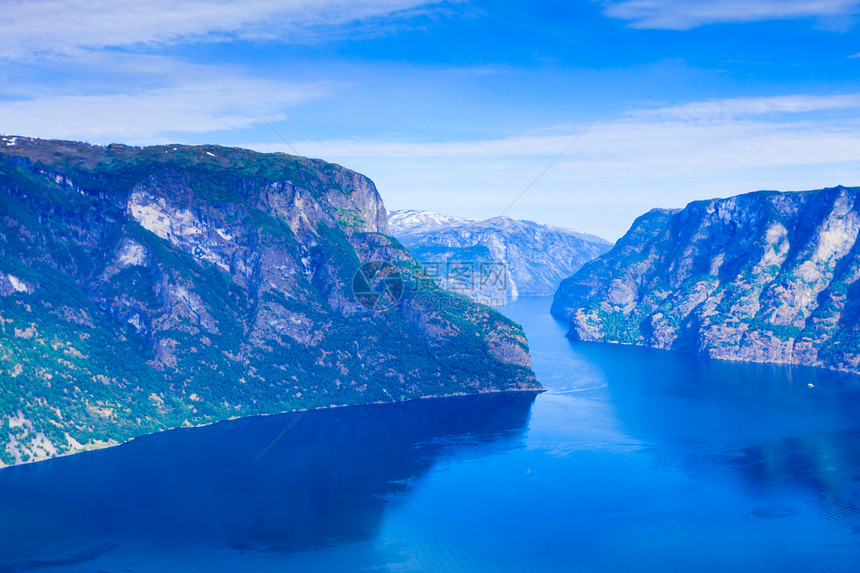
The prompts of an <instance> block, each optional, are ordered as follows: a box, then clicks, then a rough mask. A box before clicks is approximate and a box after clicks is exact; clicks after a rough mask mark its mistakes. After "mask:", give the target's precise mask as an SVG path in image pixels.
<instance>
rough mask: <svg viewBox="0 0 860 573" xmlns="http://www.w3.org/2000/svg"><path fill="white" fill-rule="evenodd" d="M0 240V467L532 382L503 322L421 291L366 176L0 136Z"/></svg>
mask: <svg viewBox="0 0 860 573" xmlns="http://www.w3.org/2000/svg"><path fill="white" fill-rule="evenodd" d="M0 253H2V257H1V258H0V333H2V334H0V422H2V423H0V460H2V462H0V463H5V464H12V463H20V462H24V461H28V460H33V459H40V458H45V457H51V456H54V455H59V454H63V453H68V452H72V451H78V450H81V449H88V448H93V447H99V446H104V445H109V444H113V443H117V442H122V441H125V440H128V439H130V438H132V437H135V436H139V435H142V434H145V433H149V432H154V431H159V430H163V429H167V428H175V427H178V426H182V425H198V424H204V423H208V422H213V421H217V420H223V419H227V418H232V417H239V416H247V415H252V414H267V413H274V412H282V411H288V410H295V409H303V408H313V407H323V406H331V405H342V404H356V403H369V402H388V401H398V400H404V399H411V398H419V397H427V396H445V395H452V394H472V393H479V392H491V391H502V390H536V389H539V388H540V386H539V384H538V383H537V382H536V380H535V378H534V375H533V373H532V372H531V369H530V362H529V356H528V350H527V344H526V340H525V336H524V335H523V332H522V330H521V329H520V327H519V326H518V325H516V324H514V323H512V322H511V321H509V320H508V319H506V318H504V317H503V316H501V315H500V314H498V313H496V312H494V311H491V310H490V309H487V308H485V307H482V306H480V305H475V304H469V302H468V301H467V300H466V299H464V298H462V297H460V296H458V295H456V294H453V293H450V292H446V291H443V290H441V289H440V288H439V287H438V286H437V285H436V284H434V283H433V281H432V280H430V279H429V278H428V277H427V276H425V275H424V274H422V271H421V269H420V266H419V265H417V263H416V261H415V260H414V259H413V258H412V257H411V256H410V255H409V253H408V252H407V251H406V250H405V249H404V248H403V247H402V245H400V244H399V243H398V242H397V241H395V240H394V239H392V238H390V237H389V236H388V224H387V217H386V210H385V207H384V205H383V203H382V200H381V198H380V196H379V194H378V193H377V190H376V188H375V186H374V185H373V183H372V182H371V181H370V180H369V179H367V178H366V177H364V176H363V175H360V174H358V173H355V172H353V171H350V170H348V169H344V168H343V167H340V166H337V165H332V164H329V163H325V162H323V161H319V160H312V159H306V158H301V157H293V156H288V155H284V154H260V153H254V152H252V151H247V150H243V149H234V148H223V147H217V146H199V147H189V146H183V145H170V146H156V147H144V148H140V147H128V146H124V145H109V146H106V147H101V146H94V145H87V144H81V143H72V142H65V141H43V140H38V139H29V138H22V137H18V138H9V137H5V138H2V139H0ZM364 263H368V264H364Z"/></svg>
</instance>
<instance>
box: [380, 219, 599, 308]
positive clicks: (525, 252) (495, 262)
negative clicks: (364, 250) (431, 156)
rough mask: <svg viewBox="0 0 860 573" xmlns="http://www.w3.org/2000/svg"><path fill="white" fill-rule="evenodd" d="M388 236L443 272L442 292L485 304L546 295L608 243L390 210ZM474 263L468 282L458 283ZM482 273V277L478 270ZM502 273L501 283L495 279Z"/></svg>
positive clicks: (528, 226)
mask: <svg viewBox="0 0 860 573" xmlns="http://www.w3.org/2000/svg"><path fill="white" fill-rule="evenodd" d="M388 225H389V229H390V231H391V234H392V235H393V236H394V237H396V238H397V239H398V240H400V241H401V242H402V243H403V244H404V245H406V246H407V247H408V248H409V249H410V252H412V254H413V255H415V257H416V258H417V259H418V260H419V261H421V262H422V263H424V264H425V265H426V264H431V265H432V264H436V265H437V266H438V268H437V271H439V272H441V273H443V274H446V276H447V278H448V279H449V280H448V281H447V283H446V282H445V281H444V277H443V279H442V280H443V284H446V285H447V286H448V288H452V289H453V290H458V291H460V292H463V293H464V294H466V295H468V296H470V297H471V298H473V299H475V300H479V301H482V302H486V303H488V304H491V305H501V304H505V303H507V302H509V301H511V300H513V299H515V298H517V296H520V295H550V294H552V293H554V292H555V290H556V288H557V286H558V284H559V282H560V281H561V280H562V279H563V278H565V277H567V276H569V275H570V274H571V273H572V272H575V271H576V270H577V269H578V268H579V267H581V266H582V265H583V264H584V263H585V262H587V261H589V260H591V259H593V258H595V257H597V256H599V255H600V254H602V253H604V252H606V251H608V250H609V248H610V247H611V246H612V243H610V242H608V241H606V240H604V239H601V238H600V237H597V236H595V235H590V234H587V233H581V232H578V231H574V230H571V229H565V228H561V227H551V226H549V225H540V224H538V223H534V222H532V221H518V220H515V219H510V218H508V217H494V218H492V219H487V220H485V221H476V220H472V219H465V218H461V217H452V216H449V215H441V214H438V213H433V212H429V211H415V210H407V211H391V212H390V213H389V215H388ZM468 263H474V265H473V266H474V275H473V276H472V280H468V279H464V278H463V275H464V274H466V273H468V271H469V269H468V268H466V269H463V268H462V267H463V266H464V264H468ZM482 270H483V271H484V272H483V274H482V272H481V271H482ZM500 271H501V272H504V274H505V277H504V278H505V280H504V285H501V284H500V283H499V282H498V281H497V280H495V279H498V278H499V277H498V274H497V273H498V272H500Z"/></svg>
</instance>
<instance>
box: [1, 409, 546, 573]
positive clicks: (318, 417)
mask: <svg viewBox="0 0 860 573" xmlns="http://www.w3.org/2000/svg"><path fill="white" fill-rule="evenodd" d="M533 401H534V394H532V393H507V394H495V395H481V396H472V397H462V398H449V399H435V400H426V401H425V400H421V401H415V402H409V403H403V404H392V405H371V406H358V407H350V408H338V409H332V410H320V411H313V412H306V413H296V414H286V415H281V416H274V417H267V418H253V419H246V420H236V421H233V422H227V423H222V424H216V425H213V426H209V427H205V428H197V429H193V430H179V431H173V432H166V433H163V434H159V435H154V436H148V437H145V438H141V439H138V440H134V441H133V442H130V443H128V444H126V445H123V446H120V447H117V448H112V449H109V450H103V451H98V452H91V453H87V454H80V455H76V456H71V457H68V458H63V459H57V460H52V461H48V462H43V463H39V464H34V465H25V466H20V467H13V468H7V469H5V470H3V471H0V515H2V516H3V518H2V520H0V570H3V567H4V566H3V563H4V562H5V563H6V566H5V567H6V570H19V569H22V568H31V567H37V566H42V565H51V564H52V563H51V562H50V560H45V559H44V557H41V558H40V560H39V561H26V559H28V558H30V557H31V556H34V555H40V556H44V555H45V554H46V553H50V554H52V555H56V556H57V560H58V561H57V563H67V562H68V559H69V558H70V557H69V556H74V555H77V554H80V551H81V549H82V545H81V544H82V543H85V544H87V545H86V546H87V547H90V546H94V545H97V544H100V545H99V546H100V547H106V548H107V549H105V550H106V551H107V550H110V549H112V548H114V547H116V546H121V545H123V544H125V543H128V542H133V543H138V542H142V541H147V540H148V541H149V542H152V541H155V542H156V543H158V542H161V541H164V542H169V543H171V544H177V543H178V544H180V545H182V544H192V545H193V544H196V543H201V542H202V543H207V544H211V543H216V544H218V543H220V544H227V545H231V546H235V547H237V548H242V547H254V548H266V549H273V550H287V551H288V550H292V549H298V548H307V547H313V546H318V545H321V544H327V543H332V542H339V541H344V540H360V539H366V538H368V537H370V536H372V535H374V533H375V532H376V530H377V529H378V527H379V523H380V520H381V517H382V515H383V513H384V511H385V508H386V505H387V504H388V503H390V502H391V499H392V496H393V495H396V494H398V493H401V492H403V491H405V490H408V489H409V488H410V487H412V485H413V484H414V483H415V482H416V481H417V480H419V479H420V478H421V477H422V476H423V475H424V474H426V472H427V471H428V470H430V469H431V468H432V467H433V466H434V465H435V464H436V463H438V462H439V461H440V460H444V459H445V458H450V457H451V456H462V455H466V456H469V455H482V453H486V448H487V447H488V446H490V445H491V446H492V451H499V449H501V450H504V449H507V448H509V447H517V446H518V445H519V444H520V443H521V441H522V436H523V432H524V428H525V425H526V422H527V420H528V416H529V412H530V408H531V404H532V402H533ZM131 540H133V541H131ZM96 554H98V552H96ZM16 560H17V564H14V563H12V562H13V561H16Z"/></svg>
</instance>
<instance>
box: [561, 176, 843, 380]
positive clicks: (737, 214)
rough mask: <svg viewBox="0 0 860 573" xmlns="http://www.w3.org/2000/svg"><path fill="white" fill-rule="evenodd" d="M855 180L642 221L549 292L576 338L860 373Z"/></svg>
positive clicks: (698, 206)
mask: <svg viewBox="0 0 860 573" xmlns="http://www.w3.org/2000/svg"><path fill="white" fill-rule="evenodd" d="M858 197H860V188H846V187H835V188H831V189H823V190H820V191H807V192H798V193H778V192H774V191H761V192H757V193H750V194H746V195H740V196H737V197H731V198H729V199H716V200H712V201H697V202H694V203H691V204H690V205H688V206H687V207H686V208H685V209H683V210H678V211H675V210H662V209H655V210H653V211H650V212H649V213H646V214H645V215H643V216H642V217H640V218H639V219H637V220H636V221H635V222H634V223H633V226H632V227H631V228H630V230H629V231H628V232H627V234H626V235H625V236H624V237H623V238H622V239H621V240H619V241H618V243H617V244H616V245H615V247H614V248H613V249H612V250H611V251H610V252H609V253H607V254H606V255H604V256H602V257H600V258H599V259H596V260H594V261H592V262H590V263H588V264H586V265H585V266H583V267H582V268H581V269H580V270H579V271H578V272H577V273H576V274H575V275H573V276H572V277H570V278H569V279H567V280H565V281H564V282H563V283H562V284H561V286H560V287H559V289H558V291H557V292H556V294H555V300H554V303H553V307H552V312H553V314H554V315H556V316H557V317H560V318H563V319H565V320H570V331H569V337H570V338H572V339H574V340H585V341H605V342H621V343H628V344H638V345H645V346H651V347H654V348H664V349H672V350H680V351H685V352H692V353H696V354H700V355H704V356H709V357H713V358H722V359H729V360H745V361H755V362H776V363H787V364H804V365H810V366H819V367H825V368H830V369H835V370H844V371H848V372H855V373H860V320H858V319H860V282H858V278H860V243H858V240H857V238H858V231H860V202H858Z"/></svg>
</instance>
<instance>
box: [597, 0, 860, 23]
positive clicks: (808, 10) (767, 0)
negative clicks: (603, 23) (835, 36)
mask: <svg viewBox="0 0 860 573" xmlns="http://www.w3.org/2000/svg"><path fill="white" fill-rule="evenodd" d="M603 3H604V6H605V7H604V14H605V15H606V16H609V17H610V18H618V19H621V20H628V21H629V22H630V25H631V26H632V27H634V28H652V29H664V30H689V29H691V28H696V27H699V26H705V25H708V24H716V23H728V22H757V21H764V20H790V19H798V18H817V19H823V20H825V21H826V20H829V19H834V18H845V17H849V18H850V17H852V16H854V15H856V14H857V13H858V8H860V2H858V1H857V0H754V1H750V0H606V1H604V2H603ZM836 27H837V28H844V27H845V26H836Z"/></svg>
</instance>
